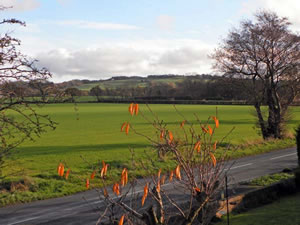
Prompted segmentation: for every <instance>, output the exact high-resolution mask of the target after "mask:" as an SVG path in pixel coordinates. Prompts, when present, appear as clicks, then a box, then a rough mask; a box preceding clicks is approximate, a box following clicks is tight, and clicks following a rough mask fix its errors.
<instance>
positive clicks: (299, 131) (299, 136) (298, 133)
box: [296, 125, 300, 166]
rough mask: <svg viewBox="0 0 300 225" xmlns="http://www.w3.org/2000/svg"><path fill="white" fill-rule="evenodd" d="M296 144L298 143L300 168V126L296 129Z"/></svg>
mask: <svg viewBox="0 0 300 225" xmlns="http://www.w3.org/2000/svg"><path fill="white" fill-rule="evenodd" d="M296 142H297V155H298V166H300V125H298V128H297V129H296Z"/></svg>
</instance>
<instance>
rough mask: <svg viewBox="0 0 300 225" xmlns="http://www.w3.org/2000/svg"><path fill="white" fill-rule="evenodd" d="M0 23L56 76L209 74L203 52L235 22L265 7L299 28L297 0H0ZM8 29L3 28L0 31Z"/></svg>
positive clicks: (66, 78) (208, 61)
mask: <svg viewBox="0 0 300 225" xmlns="http://www.w3.org/2000/svg"><path fill="white" fill-rule="evenodd" d="M0 5H2V6H12V8H11V9H8V10H5V11H1V17H2V18H1V19H3V18H17V19H20V20H23V21H25V22H26V24H27V26H26V27H19V26H10V27H1V31H0V32H1V34H3V33H4V32H6V31H9V32H13V34H12V35H14V36H16V37H17V38H19V39H21V41H22V46H21V50H22V51H23V52H24V53H26V54H27V55H29V56H31V57H34V58H36V59H38V60H39V63H40V64H41V65H43V66H45V67H47V68H48V69H49V70H50V71H51V72H52V73H53V80H54V81H56V82H58V81H64V80H71V79H105V78H109V77H111V76H119V75H127V76H131V75H142V76H144V75H149V74H194V73H198V74H202V73H214V72H213V71H212V69H211V64H212V61H211V60H210V59H209V57H208V55H209V54H210V53H212V51H213V49H214V48H216V47H217V46H218V43H220V42H221V40H222V38H224V37H226V34H227V33H228V31H229V30H230V29H231V28H232V27H236V26H238V24H239V22H240V21H241V20H244V19H251V18H252V15H253V13H255V12H256V11H257V10H261V9H269V10H273V11H275V12H277V13H278V14H279V15H280V16H286V17H288V18H289V19H290V21H291V22H292V23H293V26H292V29H293V30H294V31H297V32H299V31H300V16H299V15H300V14H299V12H300V1H299V0H85V1H83V0H0ZM4 29H5V30H4Z"/></svg>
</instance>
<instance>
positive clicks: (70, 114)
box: [0, 103, 300, 205]
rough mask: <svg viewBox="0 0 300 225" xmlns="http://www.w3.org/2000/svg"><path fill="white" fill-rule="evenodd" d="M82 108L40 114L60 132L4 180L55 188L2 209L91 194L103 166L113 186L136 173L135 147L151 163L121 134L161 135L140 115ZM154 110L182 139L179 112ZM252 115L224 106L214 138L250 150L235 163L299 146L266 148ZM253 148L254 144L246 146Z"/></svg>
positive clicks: (3, 198)
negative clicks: (63, 172)
mask: <svg viewBox="0 0 300 225" xmlns="http://www.w3.org/2000/svg"><path fill="white" fill-rule="evenodd" d="M176 107H177V109H178V110H179V111H180V112H182V113H183V114H184V115H185V117H186V118H187V119H188V120H190V121H192V122H193V123H196V119H195V116H194V114H197V116H198V117H199V119H200V120H201V121H206V120H207V118H208V116H210V115H214V114H215V111H216V106H211V105H178V106H176ZM77 108H78V110H77V111H76V110H74V105H72V104H49V105H47V106H45V107H43V108H42V109H40V112H41V113H44V114H49V115H50V116H51V117H52V118H53V119H54V120H55V121H57V122H58V123H59V125H58V126H57V129H56V130H55V131H49V132H47V133H46V134H44V135H42V137H41V138H39V139H37V140H36V141H35V142H26V143H24V144H23V145H22V146H20V147H19V148H18V149H16V150H15V151H14V154H12V156H11V158H9V160H8V161H7V164H8V167H7V169H6V170H5V171H4V174H7V175H8V174H11V173H15V174H17V175H15V176H8V178H7V180H6V181H5V182H15V181H17V180H20V181H22V180H23V179H24V177H28V178H29V179H30V180H32V183H34V184H38V183H40V182H41V183H43V182H44V183H48V186H49V188H48V189H47V188H46V189H45V190H44V191H40V190H39V188H38V189H35V190H36V191H35V192H32V195H31V194H30V188H29V190H28V191H26V192H27V195H28V196H27V197H26V198H25V197H24V198H23V197H16V196H18V195H19V191H18V190H17V191H16V192H15V193H14V196H15V197H14V198H15V200H9V199H11V197H8V196H9V194H8V193H9V191H10V188H6V189H5V190H3V191H2V193H0V205H1V204H2V205H4V204H7V203H13V202H17V201H30V200H35V199H40V198H48V197H56V196H62V195H66V194H70V193H75V192H78V191H82V190H85V187H84V180H85V179H86V178H87V177H88V176H90V174H91V171H92V170H93V168H96V167H98V168H99V164H101V162H102V160H104V161H105V162H107V163H109V164H110V166H111V167H110V170H109V172H110V174H109V177H110V178H111V180H114V179H117V178H118V177H119V174H120V168H123V167H127V168H129V169H130V168H131V154H130V152H129V147H132V148H134V149H135V155H136V157H137V158H141V157H146V156H145V154H144V151H145V150H146V151H147V150H148V149H149V143H148V142H147V141H146V140H145V138H143V137H141V136H137V135H135V134H133V133H132V132H130V133H129V135H128V136H126V135H125V134H124V133H121V132H120V127H121V125H122V123H123V122H124V121H128V122H130V123H132V124H133V126H134V128H135V129H137V130H138V131H140V132H142V133H144V134H146V135H150V136H152V135H154V134H155V133H154V131H153V129H152V127H151V126H150V125H149V124H148V123H146V122H145V121H144V120H143V119H142V118H141V116H140V115H139V116H137V117H131V116H130V115H129V113H128V104H95V103H94V104H92V103H91V104H88V103H82V104H78V106H77ZM140 108H141V110H142V111H144V112H145V115H146V116H149V113H147V110H146V106H145V105H141V106H140ZM151 109H152V110H153V111H154V112H155V113H157V114H158V115H159V117H160V119H162V120H164V121H165V122H166V123H167V124H168V127H169V129H170V130H172V131H174V132H173V133H174V136H175V137H176V135H179V133H178V132H176V130H179V129H178V128H179V124H180V122H181V121H182V120H183V118H181V117H180V116H179V115H178V114H177V113H176V112H175V110H174V108H173V106H172V105H151ZM250 111H251V107H250V106H225V105H222V106H218V117H219V119H220V128H219V129H218V130H217V132H216V135H215V137H214V138H215V139H216V140H220V139H221V138H222V137H223V136H224V135H226V134H227V133H228V132H229V131H230V130H231V129H232V128H233V127H235V129H234V131H233V132H232V133H231V134H230V136H229V137H228V138H227V139H225V142H226V143H229V142H230V143H232V144H234V145H239V144H242V145H243V146H244V147H242V148H240V149H239V150H237V151H232V157H235V158H237V157H243V156H246V155H250V154H259V153H261V152H266V151H271V150H273V149H281V148H285V147H289V146H294V145H295V142H294V140H291V139H286V140H281V141H275V140H273V141H269V142H261V141H260V137H259V135H258V134H257V131H256V130H255V129H254V128H253V124H254V123H255V118H254V117H252V116H250V113H249V112H250ZM292 112H293V113H294V118H293V120H291V121H290V123H289V125H288V126H289V129H291V130H292V129H294V127H296V125H297V122H298V121H299V120H300V107H294V108H293V109H292ZM247 142H248V143H249V142H251V144H248V145H245V143H247ZM60 161H62V162H64V163H65V164H66V165H67V167H68V168H71V170H72V171H71V174H70V180H68V181H64V180H63V179H60V178H58V177H57V175H56V167H57V164H58V163H59V162H60ZM157 164H158V166H159V167H162V168H163V169H165V170H166V169H169V168H171V167H172V166H173V165H172V163H171V162H165V163H163V162H157ZM20 171H21V172H20ZM129 172H130V175H132V176H136V175H137V176H143V175H145V174H144V173H143V172H142V171H136V170H135V171H129ZM60 182H63V183H60ZM111 182H112V181H111ZM53 183H55V184H57V185H59V184H64V186H66V187H68V188H67V189H61V190H60V191H57V188H56V186H55V185H54V186H53ZM44 185H45V184H44ZM92 185H95V186H99V185H100V184H99V183H97V182H92ZM22 193H23V192H22ZM37 193H40V194H37ZM31 197H32V199H30V198H31ZM20 199H23V200H20Z"/></svg>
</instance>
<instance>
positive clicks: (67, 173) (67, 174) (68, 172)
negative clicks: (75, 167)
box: [65, 169, 71, 180]
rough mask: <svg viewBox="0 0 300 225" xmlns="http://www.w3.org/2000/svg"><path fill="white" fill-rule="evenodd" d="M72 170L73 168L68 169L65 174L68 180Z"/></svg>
mask: <svg viewBox="0 0 300 225" xmlns="http://www.w3.org/2000/svg"><path fill="white" fill-rule="evenodd" d="M70 172H71V169H68V171H67V172H66V175H65V178H66V180H68V178H69V174H70Z"/></svg>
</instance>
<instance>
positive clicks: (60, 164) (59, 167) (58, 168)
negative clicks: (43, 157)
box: [57, 163, 62, 175]
mask: <svg viewBox="0 0 300 225" xmlns="http://www.w3.org/2000/svg"><path fill="white" fill-rule="evenodd" d="M61 166H62V163H59V164H58V166H57V173H58V175H59V174H60V169H61Z"/></svg>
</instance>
